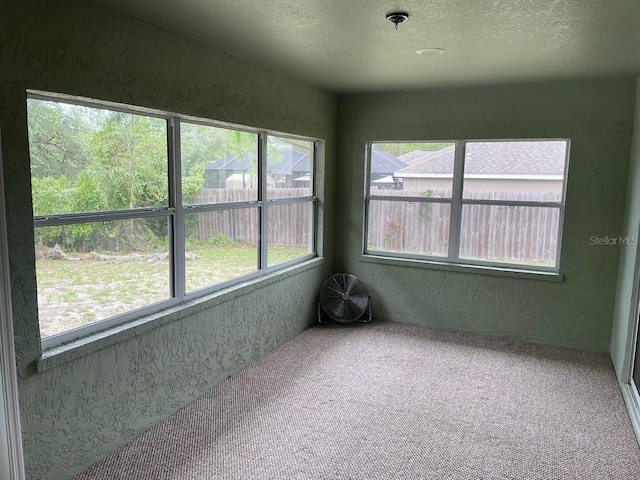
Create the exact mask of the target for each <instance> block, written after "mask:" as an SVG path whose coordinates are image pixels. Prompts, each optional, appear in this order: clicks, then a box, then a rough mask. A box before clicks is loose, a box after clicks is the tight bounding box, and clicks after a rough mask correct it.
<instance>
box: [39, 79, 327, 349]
mask: <svg viewBox="0 0 640 480" xmlns="http://www.w3.org/2000/svg"><path fill="white" fill-rule="evenodd" d="M27 98H28V99H36V100H44V101H51V102H60V103H66V104H71V105H79V106H84V107H90V108H102V109H108V110H111V111H118V112H123V113H129V114H136V115H146V116H150V117H155V118H161V119H164V120H166V122H167V157H168V171H167V179H168V205H167V206H165V207H152V208H135V209H130V210H118V211H101V212H90V213H86V212H83V213H71V214H60V215H43V216H34V217H33V222H34V228H36V227H46V226H56V225H71V224H78V223H88V222H102V221H108V220H127V219H133V218H146V217H166V218H167V220H168V221H169V235H168V237H169V258H170V260H169V264H170V268H169V272H168V275H169V281H170V286H171V288H170V298H169V299H167V300H164V301H161V302H157V303H154V304H151V305H148V306H146V307H142V308H137V309H134V310H130V311H128V312H125V313H122V314H119V315H115V316H113V317H108V318H105V319H102V320H97V321H95V322H92V323H90V324H88V325H84V326H82V327H78V328H74V329H70V330H66V331H64V332H61V333H58V334H55V335H51V336H49V337H45V338H41V346H42V348H43V349H50V348H53V347H56V346H58V345H60V344H62V343H66V342H69V341H71V340H75V339H77V338H80V337H85V336H88V335H90V334H92V333H95V332H97V331H103V330H106V329H108V328H111V327H114V326H116V325H120V324H123V323H126V322H130V321H132V320H136V319H139V318H142V317H145V316H148V315H151V314H154V313H157V312H159V311H160V310H163V309H166V308H168V307H172V306H176V305H179V304H180V303H183V302H185V301H188V300H192V299H194V298H197V297H202V296H204V295H208V294H211V293H214V292H219V291H221V290H224V289H226V288H229V287H231V286H234V285H238V284H240V283H242V282H246V281H249V280H253V279H257V278H259V277H262V276H264V275H266V274H269V273H271V272H274V271H277V270H281V269H284V268H287V267H290V266H293V265H296V264H300V263H304V262H306V261H308V260H311V259H313V258H315V257H317V256H318V254H317V244H318V238H317V237H318V197H317V191H318V190H317V187H318V186H317V169H318V163H319V159H318V153H319V144H320V142H321V140H320V139H318V138H312V137H307V136H301V135H293V134H289V133H282V132H276V131H271V130H266V129H257V128H252V127H247V126H243V125H235V124H231V123H226V122H218V121H215V120H209V119H203V118H194V117H190V116H186V115H180V114H176V113H169V112H163V111H158V110H155V109H149V108H144V107H137V106H130V105H123V104H118V103H113V102H105V101H100V100H95V99H88V98H83V97H76V96H70V95H64V94H57V93H49V92H40V91H34V90H28V91H27ZM181 122H185V123H192V124H200V125H205V126H210V127H216V128H226V129H232V130H238V131H242V132H248V133H252V134H256V135H257V136H258V162H257V163H258V168H257V170H258V178H259V181H258V198H257V199H256V200H251V201H246V202H228V203H215V204H196V205H183V203H182V186H181V176H182V169H181V152H180V124H181ZM268 136H277V137H278V138H284V139H287V138H288V139H296V140H303V141H306V142H310V143H312V144H313V158H312V159H311V172H310V176H311V179H310V180H311V181H310V188H311V195H309V196H305V197H293V198H276V199H267V198H266V195H267V190H266V187H267V172H266V163H267V154H266V153H267V151H266V147H267V137H268ZM299 202H306V203H310V204H311V205H312V215H311V222H312V225H311V228H310V235H309V237H310V238H309V250H310V253H308V254H307V255H304V256H300V257H297V258H295V259H292V260H289V261H286V262H282V263H278V264H277V265H272V266H268V263H267V254H268V252H267V244H268V238H267V237H268V234H267V232H268V223H267V222H268V215H269V208H270V207H271V206H273V205H283V204H293V203H299ZM237 208H257V209H258V218H259V225H258V232H259V235H258V236H259V238H258V249H257V250H258V252H257V259H256V261H257V264H256V267H257V270H256V271H255V272H251V273H249V274H246V275H241V276H238V277H236V278H233V279H231V280H228V281H225V282H221V283H216V284H212V285H210V286H208V287H206V288H202V289H199V290H196V291H193V292H189V293H187V292H186V278H185V260H184V259H185V223H184V218H185V214H186V213H203V212H211V211H217V210H229V209H237Z"/></svg>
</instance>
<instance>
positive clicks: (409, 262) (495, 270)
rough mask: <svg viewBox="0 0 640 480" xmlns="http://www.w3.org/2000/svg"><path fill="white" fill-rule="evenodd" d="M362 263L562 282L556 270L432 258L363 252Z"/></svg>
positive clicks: (561, 277)
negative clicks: (549, 270)
mask: <svg viewBox="0 0 640 480" xmlns="http://www.w3.org/2000/svg"><path fill="white" fill-rule="evenodd" d="M360 261H361V262H364V263H377V264H383V265H393V266H396V267H411V268H426V269H431V270H446V271H450V272H462V273H475V274H480V275H494V276H498V277H515V278H525V279H529V280H544V281H548V282H563V281H564V275H562V274H561V273H556V272H540V271H535V270H525V269H518V268H503V267H491V266H486V265H462V264H457V263H448V262H437V261H433V260H417V259H413V258H411V259H408V258H394V257H385V256H378V255H371V254H365V255H362V256H361V257H360Z"/></svg>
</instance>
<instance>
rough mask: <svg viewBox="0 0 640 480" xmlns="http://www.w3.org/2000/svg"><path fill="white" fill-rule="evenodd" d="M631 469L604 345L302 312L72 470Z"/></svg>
mask: <svg viewBox="0 0 640 480" xmlns="http://www.w3.org/2000/svg"><path fill="white" fill-rule="evenodd" d="M77 479H78V480H89V479H96V480H97V479H99V480H105V479H118V480H129V479H153V480H155V479H172V480H173V479H175V480H189V479H241V480H245V479H285V480H289V479H291V480H304V479H367V480H368V479H394V480H395V479H456V480H457V479H463V480H466V479H469V480H477V479H496V480H497V479H500V480H507V479H527V480H532V479H594V480H595V479H597V480H606V479H612V480H637V479H640V449H639V448H638V445H637V443H636V440H635V437H634V434H633V431H632V427H631V424H630V421H629V418H628V416H627V413H626V410H625V408H624V405H623V401H622V397H621V393H620V390H619V388H618V386H617V384H616V380H615V377H614V373H613V369H612V366H611V363H610V360H609V358H608V356H606V355H600V354H593V353H585V352H580V351H575V350H569V349H562V348H555V347H547V346H541V345H531V344H525V343H520V342H515V341H511V340H506V339H499V338H492V337H483V336H477V335H472V334H465V333H456V332H447V331H440V330H432V329H428V328H425V327H420V326H415V325H406V324H399V323H375V322H374V323H371V324H353V325H347V326H341V325H335V326H328V327H314V328H311V329H309V330H307V331H305V332H303V333H302V334H301V335H299V336H298V337H297V338H295V339H293V340H292V341H290V342H289V343H287V344H285V345H284V346H282V347H281V348H279V349H277V350H276V351H274V352H272V353H271V354H269V355H267V356H266V357H265V358H263V359H262V360H260V361H259V362H258V363H256V364H254V365H253V366H251V367H250V368H248V369H246V370H244V371H243V372H241V373H240V374H238V375H236V376H234V377H231V378H230V379H229V380H227V381H226V382H224V383H223V384H221V385H219V386H218V387H216V388H214V389H213V390H211V391H210V392H209V393H207V394H206V395H204V396H203V397H201V398H200V399H198V400H196V401H195V402H193V403H191V404H190V405H188V406H187V407H185V408H184V409H182V410H180V411H179V412H177V413H176V414H174V415H173V416H171V417H170V418H168V419H167V420H166V421H164V422H162V423H160V424H159V425H157V426H155V427H154V428H152V429H151V430H149V431H148V432H146V433H145V434H143V435H142V436H140V437H139V438H138V439H136V440H135V441H133V442H131V443H130V444H128V445H126V446H124V447H123V448H121V449H119V450H118V451H116V452H114V453H113V454H111V455H109V456H108V457H106V458H105V459H104V460H102V461H101V462H99V463H98V464H96V465H94V466H93V467H91V468H90V469H89V470H87V471H86V472H84V473H83V474H81V475H79V476H78V477H77Z"/></svg>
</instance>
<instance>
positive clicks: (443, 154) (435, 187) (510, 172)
mask: <svg viewBox="0 0 640 480" xmlns="http://www.w3.org/2000/svg"><path fill="white" fill-rule="evenodd" d="M565 148H566V146H565V142H564V141H540V142H469V143H468V144H467V146H466V154H465V164H464V190H465V192H522V193H527V192H536V193H556V194H558V195H560V194H561V193H562V181H563V174H564V168H565ZM454 149H455V147H454V146H450V147H447V148H444V149H442V150H437V151H428V150H415V151H413V152H409V153H406V154H404V155H401V156H400V157H399V158H400V159H401V160H402V161H404V162H405V163H407V164H409V166H408V167H406V168H403V169H402V170H398V171H396V172H395V173H394V178H396V179H397V181H398V182H400V183H402V186H403V187H402V188H403V190H410V191H420V192H424V191H429V190H432V191H449V192H450V191H451V189H452V178H453V163H454Z"/></svg>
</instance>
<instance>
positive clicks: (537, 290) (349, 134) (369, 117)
mask: <svg viewBox="0 0 640 480" xmlns="http://www.w3.org/2000/svg"><path fill="white" fill-rule="evenodd" d="M634 80H635V79H633V78H615V79H601V80H592V81H563V82H555V83H539V84H530V85H518V86H492V87H476V88H456V89H443V90H429V91H421V92H398V93H386V94H360V95H347V96H343V97H341V98H340V103H339V118H340V125H339V141H338V145H339V147H338V148H339V157H338V169H337V179H338V188H337V190H336V192H337V205H344V206H345V207H344V208H338V209H337V212H336V213H337V220H336V230H335V244H336V245H339V247H340V248H338V249H337V255H338V257H337V265H338V266H339V268H340V269H342V270H346V271H349V272H352V273H354V274H356V275H358V276H359V277H361V279H362V280H363V281H364V283H365V284H366V285H367V286H368V288H369V289H370V290H371V293H372V305H373V309H374V316H376V317H381V318H385V319H389V320H394V321H403V322H410V323H419V324H424V325H429V326H434V327H439V328H451V329H457V330H466V331H473V332H478V333H485V334H492V335H500V336H507V337H512V338H517V339H524V340H529V341H534V342H541V343H548V344H556V345H565V346H570V347H577V348H582V349H587V350H595V351H602V352H607V351H608V350H609V343H610V338H611V327H612V318H613V305H614V297H615V289H616V278H617V264H618V256H619V248H618V247H603V246H592V245H590V237H591V236H599V237H600V236H602V237H604V236H605V235H608V236H610V237H612V236H616V237H617V236H618V235H620V233H621V232H622V219H623V211H624V206H625V190H626V185H627V180H626V179H627V166H628V162H629V152H630V142H631V129H632V126H631V125H632V119H633V101H634V100H633V99H634V95H635V82H634ZM536 137H537V138H549V137H568V138H570V139H571V141H572V143H571V159H570V168H569V179H568V188H567V199H566V215H565V223H564V236H563V247H562V256H561V263H560V270H561V273H562V274H564V282H563V283H553V282H548V281H541V280H531V279H520V278H510V277H498V276H488V275H482V274H476V273H461V272H453V271H440V270H429V269H424V268H409V267H405V266H390V265H381V264H372V263H364V262H361V261H360V258H361V255H360V254H361V252H362V212H363V188H364V161H365V158H364V152H365V142H366V141H368V140H380V141H384V140H420V139H425V140H445V139H447V140H450V139H458V138H471V139H483V138H484V139H502V138H536Z"/></svg>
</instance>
